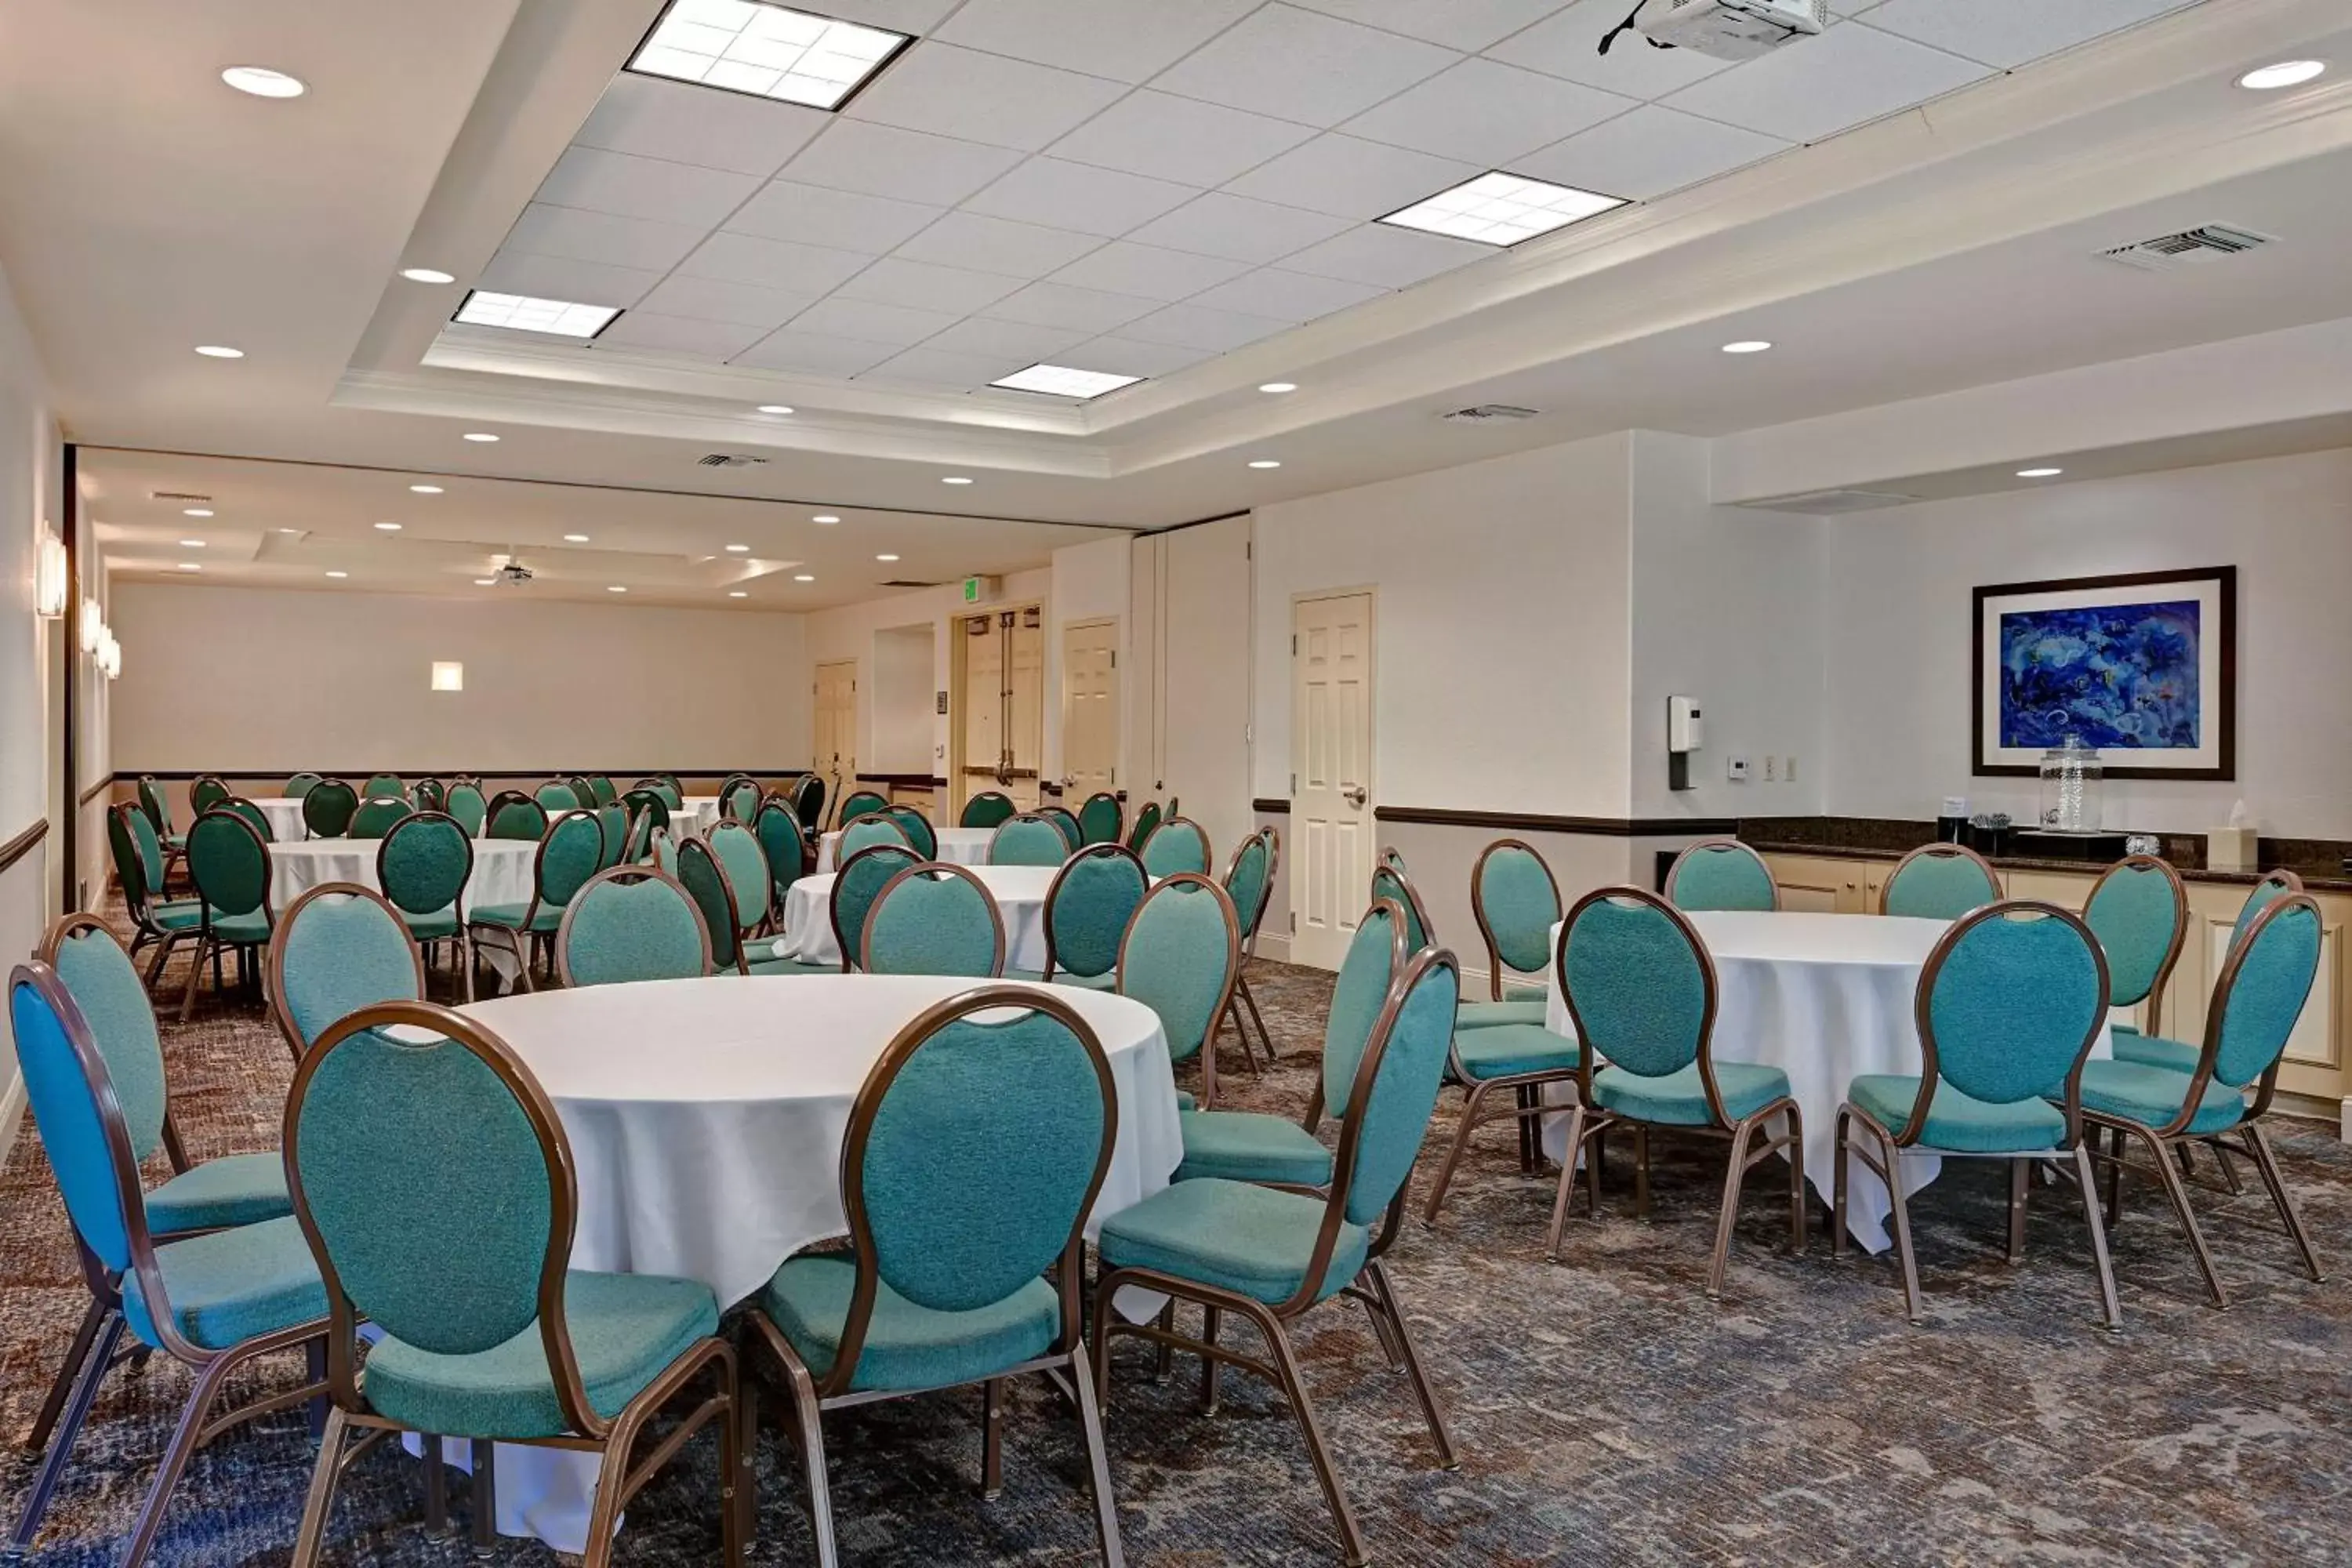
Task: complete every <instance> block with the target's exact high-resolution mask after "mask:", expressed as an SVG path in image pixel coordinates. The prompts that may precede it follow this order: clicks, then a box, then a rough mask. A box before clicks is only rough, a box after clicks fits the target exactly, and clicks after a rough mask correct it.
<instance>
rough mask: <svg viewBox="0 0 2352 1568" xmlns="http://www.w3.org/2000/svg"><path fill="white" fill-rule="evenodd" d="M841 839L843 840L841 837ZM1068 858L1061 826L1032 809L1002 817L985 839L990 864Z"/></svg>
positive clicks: (1051, 862)
mask: <svg viewBox="0 0 2352 1568" xmlns="http://www.w3.org/2000/svg"><path fill="white" fill-rule="evenodd" d="M843 842H844V843H846V842H847V839H846V837H845V838H844V840H843ZM1068 858H1070V844H1069V840H1068V839H1066V838H1064V837H1062V830H1061V829H1060V828H1058V827H1056V826H1054V824H1053V823H1052V822H1050V821H1048V820H1047V819H1046V818H1045V817H1043V816H1037V815H1036V814H1034V813H1027V814H1024V815H1023V816H1008V817H1006V818H1005V819H1004V820H1003V822H1000V823H998V824H997V825H996V831H995V832H994V833H993V834H992V835H990V837H989V840H988V863H989V864H990V865H992V866H1058V865H1060V864H1061V863H1062V862H1063V861H1065V860H1066V859H1068Z"/></svg>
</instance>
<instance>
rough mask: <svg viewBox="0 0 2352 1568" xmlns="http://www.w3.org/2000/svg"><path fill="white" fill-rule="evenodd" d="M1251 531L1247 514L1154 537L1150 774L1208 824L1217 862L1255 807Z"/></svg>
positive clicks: (1247, 827) (1249, 825)
mask: <svg viewBox="0 0 2352 1568" xmlns="http://www.w3.org/2000/svg"><path fill="white" fill-rule="evenodd" d="M1252 534H1253V528H1252V524H1251V520H1250V519H1248V518H1246V517H1233V518H1226V519H1224V520H1223V521H1219V522H1205V523H1202V524H1201V525H1200V526H1199V527H1197V528H1181V529H1177V530H1175V531H1172V532H1169V533H1163V534H1161V535H1160V536H1159V537H1158V538H1156V539H1154V540H1152V541H1150V543H1151V544H1153V545H1155V546H1156V547H1157V555H1156V557H1155V559H1154V563H1153V566H1152V569H1151V576H1152V580H1153V583H1154V585H1155V590H1156V592H1157V594H1158V597H1159V605H1158V611H1157V615H1156V616H1155V617H1154V623H1155V626H1156V628H1157V635H1158V637H1159V649H1158V656H1159V657H1158V659H1157V661H1156V665H1155V668H1157V669H1158V671H1159V672H1160V689H1159V709H1160V719H1159V733H1158V738H1157V753H1156V761H1155V762H1154V763H1153V773H1152V776H1151V777H1150V778H1149V779H1146V780H1145V781H1144V782H1145V783H1146V784H1157V785H1158V786H1159V787H1157V788H1156V789H1151V790H1150V791H1149V793H1150V794H1152V795H1160V796H1161V797H1163V798H1171V797H1172V798H1173V799H1175V800H1176V802H1177V803H1178V805H1181V807H1182V810H1183V814H1184V815H1185V816H1189V817H1191V818H1192V820H1193V821H1195V822H1197V823H1199V824H1200V825H1201V826H1202V827H1203V828H1204V829H1206V830H1207V832H1208V835H1209V847H1210V850H1211V852H1212V853H1213V855H1214V857H1215V858H1216V865H1217V866H1218V867H1219V868H1223V864H1224V862H1225V859H1226V858H1227V857H1229V856H1230V855H1231V854H1232V853H1233V850H1234V845H1236V844H1238V843H1240V842H1241V840H1242V839H1243V837H1245V836H1246V835H1248V834H1250V833H1254V832H1255V831H1256V829H1257V818H1256V816H1255V813H1253V812H1252V811H1251V809H1250V799H1251V788H1250V783H1251V781H1250V768H1251V746H1250V733H1251V731H1250V725H1251V715H1250V688H1251V673H1252V668H1253V663H1254V656H1255V650H1254V649H1253V647H1252V643H1251V624H1250V621H1251V605H1252V597H1253V592H1254V590H1253V581H1254V574H1253V571H1252V567H1253V564H1254V563H1253V562H1252V559H1251V553H1252V550H1253V544H1252ZM1261 646H1262V645H1261ZM1285 646H1286V647H1287V646H1288V645H1287V644H1285ZM1138 776H1139V777H1140V776H1141V775H1138ZM1285 793H1287V792H1285Z"/></svg>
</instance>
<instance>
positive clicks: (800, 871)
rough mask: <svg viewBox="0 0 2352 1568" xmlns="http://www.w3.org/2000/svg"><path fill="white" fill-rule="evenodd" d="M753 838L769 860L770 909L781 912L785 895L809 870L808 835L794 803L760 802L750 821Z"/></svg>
mask: <svg viewBox="0 0 2352 1568" xmlns="http://www.w3.org/2000/svg"><path fill="white" fill-rule="evenodd" d="M751 837H754V838H756V839H758V840H759V841H760V851H761V854H763V855H765V856H767V858H768V907H769V908H770V909H772V910H778V911H779V912H781V911H782V909H783V907H784V895H785V894H786V893H789V892H791V891H792V890H793V883H794V882H797V881H799V880H800V879H801V878H802V876H803V875H804V874H805V873H806V872H807V870H808V864H809V852H808V831H807V829H805V828H803V826H801V819H800V817H799V816H798V815H797V814H796V813H795V812H794V811H793V807H792V803H791V802H790V801H788V800H786V799H785V798H784V797H783V796H782V795H770V796H769V797H768V798H767V799H766V800H764V801H762V802H761V804H760V809H759V811H758V812H757V813H755V814H754V815H753V816H752V818H751Z"/></svg>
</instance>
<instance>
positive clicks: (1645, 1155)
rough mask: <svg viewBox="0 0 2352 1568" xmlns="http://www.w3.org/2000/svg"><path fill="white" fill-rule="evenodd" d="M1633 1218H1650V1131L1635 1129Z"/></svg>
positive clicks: (1642, 1128) (1637, 1127) (1640, 1127)
mask: <svg viewBox="0 0 2352 1568" xmlns="http://www.w3.org/2000/svg"><path fill="white" fill-rule="evenodd" d="M1633 1217H1634V1218H1635V1219H1647V1218H1649V1217H1650V1130H1649V1129H1648V1128H1646V1127H1642V1126H1638V1125H1637V1126H1636V1127H1635V1128H1634V1129H1633Z"/></svg>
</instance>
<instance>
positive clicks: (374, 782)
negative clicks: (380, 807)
mask: <svg viewBox="0 0 2352 1568" xmlns="http://www.w3.org/2000/svg"><path fill="white" fill-rule="evenodd" d="M360 793H361V794H362V795H367V796H369V797H370V798H373V797H374V796H376V795H397V796H399V797H400V798H401V799H403V800H406V799H407V798H408V786H407V785H406V784H402V783H401V782H400V775H399V774H398V773H371V774H369V775H368V782H367V783H366V784H362V786H360Z"/></svg>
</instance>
